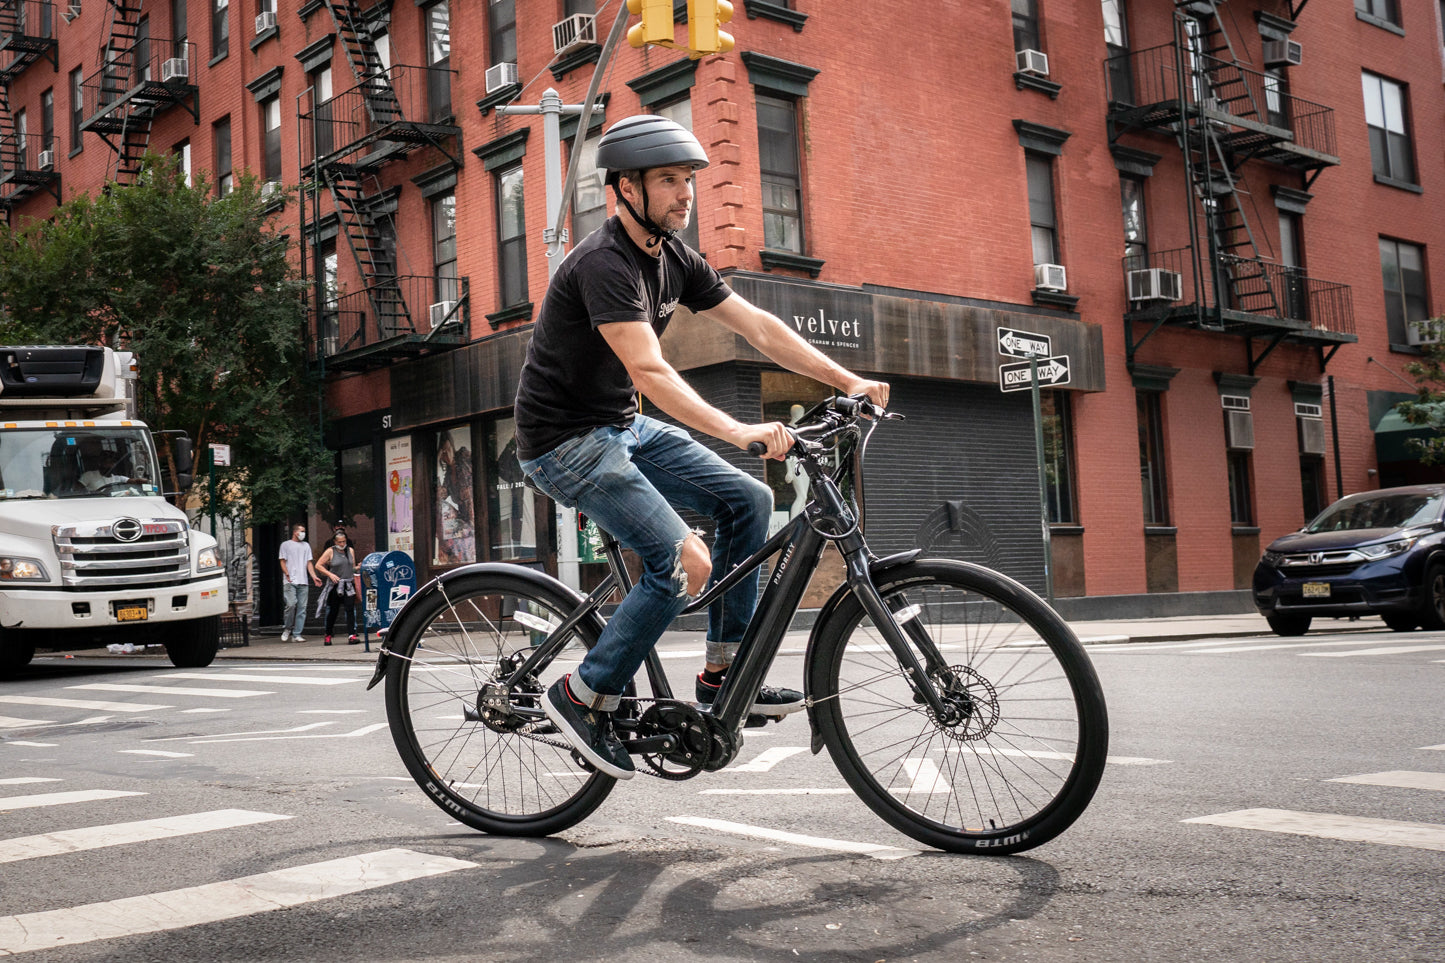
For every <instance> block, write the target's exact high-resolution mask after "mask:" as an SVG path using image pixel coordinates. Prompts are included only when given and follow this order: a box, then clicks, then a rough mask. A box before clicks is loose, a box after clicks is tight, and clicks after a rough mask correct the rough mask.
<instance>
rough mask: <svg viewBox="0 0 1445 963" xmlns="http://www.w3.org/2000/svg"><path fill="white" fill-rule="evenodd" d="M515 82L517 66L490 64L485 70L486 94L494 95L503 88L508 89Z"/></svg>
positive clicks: (504, 63)
mask: <svg viewBox="0 0 1445 963" xmlns="http://www.w3.org/2000/svg"><path fill="white" fill-rule="evenodd" d="M516 82H517V65H516V64H514V63H507V62H505V61H504V62H502V63H499V64H492V66H490V67H488V68H487V74H486V86H487V93H489V94H494V93H496V92H497V91H499V90H501V89H502V88H503V87H510V86H511V85H512V84H515V83H516Z"/></svg>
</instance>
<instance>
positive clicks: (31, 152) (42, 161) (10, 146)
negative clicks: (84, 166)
mask: <svg viewBox="0 0 1445 963" xmlns="http://www.w3.org/2000/svg"><path fill="white" fill-rule="evenodd" d="M17 140H18V139H17V136H16V135H11V136H9V137H0V184H10V183H15V184H33V185H39V184H44V183H47V182H49V181H51V180H54V179H55V178H56V177H59V176H60V175H59V174H58V173H56V171H55V148H56V146H57V141H56V140H55V138H53V137H52V138H50V140H48V141H46V140H43V139H42V138H39V137H34V136H31V137H26V138H25V142H24V143H23V144H21V143H18V142H17Z"/></svg>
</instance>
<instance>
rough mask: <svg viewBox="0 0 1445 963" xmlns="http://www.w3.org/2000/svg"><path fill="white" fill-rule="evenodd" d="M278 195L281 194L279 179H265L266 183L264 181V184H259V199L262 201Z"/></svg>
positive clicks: (273, 198)
mask: <svg viewBox="0 0 1445 963" xmlns="http://www.w3.org/2000/svg"><path fill="white" fill-rule="evenodd" d="M280 196H281V182H280V181H267V182H266V183H264V184H262V185H261V200H263V201H270V200H275V199H276V198H278V197H280Z"/></svg>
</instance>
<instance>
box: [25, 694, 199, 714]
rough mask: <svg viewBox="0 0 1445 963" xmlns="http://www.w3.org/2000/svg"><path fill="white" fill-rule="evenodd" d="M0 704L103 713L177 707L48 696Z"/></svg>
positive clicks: (27, 697)
mask: <svg viewBox="0 0 1445 963" xmlns="http://www.w3.org/2000/svg"><path fill="white" fill-rule="evenodd" d="M0 702H7V703H9V704H10V705H16V706H54V707H55V708H57V709H98V710H100V711H101V712H151V711H154V710H156V709H174V708H175V706H152V705H146V704H144V703H140V702H94V701H92V700H90V699H53V698H50V697H48V696H19V695H0Z"/></svg>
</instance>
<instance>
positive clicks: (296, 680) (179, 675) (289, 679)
mask: <svg viewBox="0 0 1445 963" xmlns="http://www.w3.org/2000/svg"><path fill="white" fill-rule="evenodd" d="M156 678H157V679H207V680H209V681H211V682H264V683H266V684H267V685H353V684H355V683H356V681H357V680H356V679H325V678H316V677H311V676H304V675H243V674H242V673H239V672H235V673H233V672H227V673H226V674H225V675H221V674H219V673H216V672H165V673H162V674H161V675H158V676H156Z"/></svg>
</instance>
